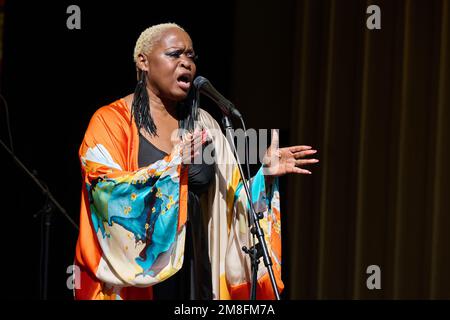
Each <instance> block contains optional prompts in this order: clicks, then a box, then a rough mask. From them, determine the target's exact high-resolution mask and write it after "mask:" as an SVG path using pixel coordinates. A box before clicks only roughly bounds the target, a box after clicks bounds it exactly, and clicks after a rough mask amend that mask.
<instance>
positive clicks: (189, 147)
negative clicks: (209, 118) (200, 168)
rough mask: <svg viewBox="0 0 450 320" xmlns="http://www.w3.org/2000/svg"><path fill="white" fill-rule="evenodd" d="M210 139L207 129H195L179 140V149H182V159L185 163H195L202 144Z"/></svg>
mask: <svg viewBox="0 0 450 320" xmlns="http://www.w3.org/2000/svg"><path fill="white" fill-rule="evenodd" d="M209 140H210V139H209V138H208V134H207V131H206V130H205V129H203V130H198V129H196V130H194V132H193V133H190V132H189V133H188V134H186V136H185V137H184V139H182V140H181V142H179V145H178V148H179V149H178V150H180V154H181V161H182V163H183V164H191V163H193V160H194V157H197V156H199V155H200V152H201V150H202V146H203V145H204V144H205V143H207V142H208V141H209Z"/></svg>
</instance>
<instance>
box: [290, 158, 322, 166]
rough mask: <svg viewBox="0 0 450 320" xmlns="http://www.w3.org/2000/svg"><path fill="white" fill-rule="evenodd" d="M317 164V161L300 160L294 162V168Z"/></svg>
mask: <svg viewBox="0 0 450 320" xmlns="http://www.w3.org/2000/svg"><path fill="white" fill-rule="evenodd" d="M317 162H319V160H318V159H302V160H295V165H296V166H304V165H307V164H314V163H317Z"/></svg>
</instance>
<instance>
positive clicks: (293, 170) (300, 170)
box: [292, 167, 312, 174]
mask: <svg viewBox="0 0 450 320" xmlns="http://www.w3.org/2000/svg"><path fill="white" fill-rule="evenodd" d="M292 172H294V173H300V174H312V173H311V171H309V170H306V169H302V168H297V167H294V168H293V169H292Z"/></svg>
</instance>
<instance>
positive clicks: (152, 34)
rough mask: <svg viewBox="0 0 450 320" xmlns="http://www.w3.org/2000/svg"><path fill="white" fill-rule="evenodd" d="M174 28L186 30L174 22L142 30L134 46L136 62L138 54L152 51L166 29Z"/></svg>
mask: <svg viewBox="0 0 450 320" xmlns="http://www.w3.org/2000/svg"><path fill="white" fill-rule="evenodd" d="M172 28H178V29H180V30H182V31H184V32H186V31H185V30H184V29H183V28H182V27H180V26H179V25H177V24H176V23H173V22H169V23H160V24H156V25H154V26H151V27H149V28H147V29H145V30H144V31H142V33H141V35H140V36H139V38H138V39H137V41H136V46H135V47H134V55H133V58H134V62H135V63H137V61H138V56H139V55H140V54H141V53H142V54H146V53H150V52H151V50H152V49H153V46H154V45H155V43H157V42H158V41H159V40H160V38H161V35H162V34H163V33H164V32H165V31H167V30H169V29H172Z"/></svg>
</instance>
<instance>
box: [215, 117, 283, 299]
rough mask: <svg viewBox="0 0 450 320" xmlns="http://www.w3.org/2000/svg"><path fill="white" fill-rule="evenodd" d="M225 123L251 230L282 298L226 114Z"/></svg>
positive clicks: (273, 285) (274, 290)
mask: <svg viewBox="0 0 450 320" xmlns="http://www.w3.org/2000/svg"><path fill="white" fill-rule="evenodd" d="M223 125H224V127H225V134H226V138H227V140H228V142H229V144H230V147H231V148H232V149H233V153H234V154H235V156H236V158H237V159H236V162H237V165H238V168H239V173H240V174H241V177H242V180H243V183H242V184H243V186H244V189H245V193H246V195H247V199H248V202H249V204H250V212H251V213H250V214H251V218H252V219H250V221H253V224H254V226H253V227H252V228H251V232H252V233H253V234H256V237H257V238H258V242H259V244H260V245H261V249H262V257H263V261H264V265H265V266H266V268H267V271H268V272H269V277H270V282H271V283H272V289H273V292H274V294H275V297H276V299H277V300H280V294H279V292H278V288H277V285H276V281H275V276H274V274H273V269H272V259H271V258H270V256H269V251H268V250H267V244H266V240H265V238H264V231H263V230H262V229H261V226H260V224H259V217H258V215H257V214H256V210H255V207H254V206H253V201H252V198H251V196H250V191H249V188H248V185H247V183H246V181H245V180H246V179H245V176H244V173H243V171H242V167H241V164H240V162H239V157H238V154H237V151H236V147H235V145H234V141H230V140H231V134H230V130H232V129H233V126H232V124H231V121H230V119H229V118H228V117H227V116H226V115H224V116H223ZM255 248H256V247H255ZM255 256H256V255H255ZM255 281H257V279H253V282H255ZM252 285H253V283H252Z"/></svg>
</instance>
